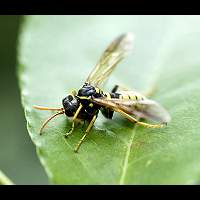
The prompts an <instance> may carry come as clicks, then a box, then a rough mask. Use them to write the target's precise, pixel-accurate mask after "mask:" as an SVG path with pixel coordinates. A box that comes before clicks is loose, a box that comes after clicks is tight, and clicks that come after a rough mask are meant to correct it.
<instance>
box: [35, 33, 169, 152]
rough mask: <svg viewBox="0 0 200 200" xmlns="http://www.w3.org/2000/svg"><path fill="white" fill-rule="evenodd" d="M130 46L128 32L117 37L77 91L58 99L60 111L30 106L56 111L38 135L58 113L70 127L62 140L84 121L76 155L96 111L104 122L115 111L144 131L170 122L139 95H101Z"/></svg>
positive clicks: (126, 91) (114, 91)
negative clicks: (150, 122) (69, 120)
mask: <svg viewBox="0 0 200 200" xmlns="http://www.w3.org/2000/svg"><path fill="white" fill-rule="evenodd" d="M132 43H133V35H132V34H131V33H125V34H122V35H120V36H119V37H117V38H116V39H115V40H114V41H113V42H112V43H111V44H110V45H109V46H108V47H107V49H106V50H105V51H104V53H103V54H102V56H101V57H100V60H99V61H98V63H97V64H96V66H95V68H94V69H93V70H92V71H91V73H90V74H89V76H88V78H87V79H86V81H85V83H84V85H83V86H82V87H81V88H80V89H79V90H78V92H76V91H73V92H72V93H71V94H69V95H68V96H66V97H65V98H64V99H63V100H62V105H63V107H62V108H47V107H41V106H33V107H34V108H35V109H39V110H54V111H57V112H56V113H55V114H54V115H53V116H51V117H50V118H48V119H47V120H46V121H45V122H44V123H43V125H42V127H41V129H40V134H41V133H42V131H43V129H44V127H45V126H46V125H47V123H48V122H49V121H50V120H52V119H53V118H55V117H56V116H58V115H61V114H65V115H66V116H67V117H72V126H71V129H70V131H68V132H67V133H66V134H65V136H66V137H67V136H69V135H70V134H72V132H73V130H74V127H75V120H76V119H79V120H82V121H88V122H89V125H88V127H87V129H86V130H85V134H84V135H83V137H82V138H81V139H80V141H79V142H78V144H77V145H76V147H75V149H74V151H75V152H78V150H79V148H80V146H81V144H82V142H83V141H84V139H85V138H86V136H87V135H88V133H89V132H90V130H91V129H92V127H93V125H94V123H95V121H96V119H97V116H98V113H99V110H100V111H101V113H102V114H103V116H104V117H106V118H108V119H112V117H113V113H114V112H118V113H119V114H120V115H122V116H123V117H125V118H126V119H128V120H129V121H130V122H132V123H134V124H138V125H141V126H144V127H146V128H161V127H163V126H164V125H165V124H167V123H168V122H169V121H170V115H169V114H168V112H167V111H166V110H165V109H164V108H163V107H162V106H161V105H160V104H158V103H157V102H156V101H153V100H150V99H148V98H147V97H145V96H144V95H143V94H140V93H138V92H136V91H134V90H129V89H123V90H121V91H120V90H119V88H120V87H119V86H118V85H116V86H114V88H113V89H112V91H111V92H104V91H103V90H102V89H101V86H102V83H103V82H105V80H107V78H108V77H109V75H110V74H111V73H112V72H113V70H114V69H115V67H116V66H117V64H118V63H119V62H120V61H121V60H122V59H123V58H124V57H125V56H126V55H127V53H129V52H130V51H131V50H132V46H133V45H132ZM138 118H144V119H147V120H152V121H154V122H157V124H149V123H145V122H142V121H139V120H138Z"/></svg>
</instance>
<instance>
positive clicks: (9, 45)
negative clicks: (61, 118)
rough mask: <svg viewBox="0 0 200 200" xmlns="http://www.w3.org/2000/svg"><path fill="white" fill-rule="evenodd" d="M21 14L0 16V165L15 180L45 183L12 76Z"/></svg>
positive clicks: (23, 182) (14, 75) (15, 181)
mask: <svg viewBox="0 0 200 200" xmlns="http://www.w3.org/2000/svg"><path fill="white" fill-rule="evenodd" d="M22 20H23V16H14V15H12V16H9V15H6V16H3V15H1V16H0V27H1V32H0V67H1V84H0V91H1V98H0V105H1V109H0V112H1V115H0V169H1V170H2V171H3V172H4V173H5V174H6V175H7V176H8V177H9V178H10V179H11V180H12V181H13V182H14V183H15V184H47V183H48V180H47V177H46V174H45V172H44V170H43V168H42V166H41V165H40V163H39V160H38V158H37V156H36V152H35V147H34V145H33V143H32V141H31V139H30V137H29V135H28V132H27V130H26V121H25V117H24V113H23V109H22V106H21V102H20V94H19V87H18V83H17V76H16V45H17V37H18V32H19V28H20V23H21V22H22Z"/></svg>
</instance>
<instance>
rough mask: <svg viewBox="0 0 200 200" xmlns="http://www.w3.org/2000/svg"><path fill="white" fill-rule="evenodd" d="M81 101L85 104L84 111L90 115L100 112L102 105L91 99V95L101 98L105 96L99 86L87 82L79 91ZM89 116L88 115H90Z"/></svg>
mask: <svg viewBox="0 0 200 200" xmlns="http://www.w3.org/2000/svg"><path fill="white" fill-rule="evenodd" d="M77 96H78V99H79V102H80V103H81V104H82V105H83V109H84V112H85V113H86V114H87V115H89V116H94V115H96V114H98V111H99V109H100V106H99V105H97V104H94V103H92V102H91V101H90V98H91V97H94V98H100V97H103V91H102V90H101V89H99V88H97V87H94V86H92V85H90V84H88V83H85V84H84V85H83V87H82V88H81V89H80V90H79V91H78V94H77ZM89 116H88V117H89Z"/></svg>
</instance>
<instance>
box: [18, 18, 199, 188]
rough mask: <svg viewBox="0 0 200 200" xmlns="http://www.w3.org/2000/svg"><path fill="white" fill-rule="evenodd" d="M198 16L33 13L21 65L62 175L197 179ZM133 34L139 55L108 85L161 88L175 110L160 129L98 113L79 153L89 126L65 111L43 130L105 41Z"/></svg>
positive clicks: (160, 96) (31, 119) (41, 145)
mask: <svg viewBox="0 0 200 200" xmlns="http://www.w3.org/2000/svg"><path fill="white" fill-rule="evenodd" d="M199 23H200V17H199V16H29V17H26V20H25V22H24V24H23V27H22V32H21V35H20V41H19V49H18V50H19V66H18V75H19V81H20V88H21V96H22V103H23V106H24V110H25V115H26V120H27V127H28V132H29V134H30V136H31V139H32V140H33V142H34V143H35V145H36V148H37V153H38V156H39V159H40V161H41V163H42V165H43V166H44V168H45V170H46V172H47V174H48V176H49V178H50V180H51V182H52V183H55V184H198V183H199V180H200V157H199V152H200V134H199V130H200V123H199V119H200V112H199V107H200V87H199V85H200V79H199V76H200V56H199V52H200V40H199V38H200V33H199V31H200V26H198V24H199ZM127 31H128V32H133V33H134V34H135V50H134V55H130V56H129V57H127V58H126V59H125V60H124V61H122V62H121V63H120V64H119V66H118V67H117V69H116V71H115V72H114V73H113V74H112V76H111V77H110V79H109V81H108V83H107V85H106V87H105V88H104V89H105V90H106V91H109V90H111V88H112V87H113V86H114V84H125V85H128V86H129V87H131V88H136V89H137V90H139V91H145V90H148V89H151V88H152V87H153V86H154V84H155V85H156V87H157V88H158V90H157V92H156V93H155V95H154V96H153V97H152V98H153V99H154V100H156V101H158V102H159V103H161V104H162V105H163V106H164V107H165V108H166V109H167V110H168V111H169V113H170V115H171V117H172V121H171V122H170V123H169V124H168V126H167V127H165V128H162V129H156V130H155V129H146V128H143V127H138V126H134V125H133V124H130V122H128V121H127V120H126V119H123V118H121V117H120V116H119V115H118V114H115V116H114V118H113V120H107V119H104V118H103V117H102V115H101V114H99V117H98V119H97V121H96V123H95V127H94V128H93V130H92V131H91V133H90V135H89V136H88V137H87V138H86V140H85V142H84V143H83V144H82V146H81V148H80V151H79V153H78V154H75V153H74V152H73V149H74V147H75V145H76V144H77V142H78V141H79V139H80V138H81V136H82V135H83V131H82V126H81V125H78V126H77V127H76V129H75V131H74V132H73V134H72V135H71V136H70V137H69V138H68V139H64V137H63V134H64V133H66V132H67V131H68V130H69V129H70V126H71V122H70V120H69V119H67V118H66V117H65V116H64V115H63V116H60V117H58V118H56V119H54V120H53V121H51V122H50V123H49V124H48V126H47V127H46V128H45V129H44V133H43V135H42V136H40V135H39V134H38V131H39V129H40V127H41V125H42V123H43V121H44V120H46V118H48V117H49V116H50V115H52V112H49V111H38V110H34V109H33V108H32V106H33V105H44V106H48V107H61V106H62V98H64V97H65V96H66V95H67V94H68V93H69V92H70V90H72V89H76V90H78V89H79V88H80V87H81V86H82V84H83V83H84V81H85V79H86V77H87V75H88V74H89V72H90V71H91V69H92V68H93V67H94V65H95V64H96V62H97V60H98V59H99V57H100V55H101V53H102V52H103V50H104V49H105V48H106V47H107V45H108V44H109V43H110V42H111V41H112V40H113V39H114V38H115V37H116V36H118V35H119V34H121V33H123V32H127Z"/></svg>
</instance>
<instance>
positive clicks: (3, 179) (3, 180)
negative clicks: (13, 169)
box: [0, 170, 14, 185]
mask: <svg viewBox="0 0 200 200" xmlns="http://www.w3.org/2000/svg"><path fill="white" fill-rule="evenodd" d="M13 184H14V183H13V182H12V181H11V180H10V179H9V178H8V177H7V176H6V175H5V174H4V173H3V172H2V171H1V170H0V185H13Z"/></svg>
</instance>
